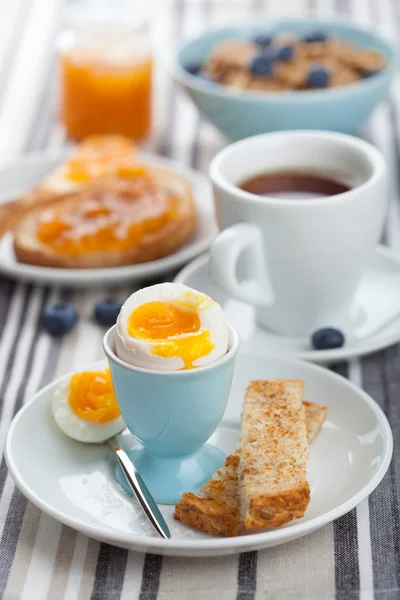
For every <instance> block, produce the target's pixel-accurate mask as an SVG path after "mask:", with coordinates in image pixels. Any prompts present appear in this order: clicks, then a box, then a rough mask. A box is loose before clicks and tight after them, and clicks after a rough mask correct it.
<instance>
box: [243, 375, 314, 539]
mask: <svg viewBox="0 0 400 600" xmlns="http://www.w3.org/2000/svg"><path fill="white" fill-rule="evenodd" d="M303 391H304V382H302V381H297V380H277V381H252V382H251V383H250V385H249V387H248V388H247V392H246V397H245V401H244V407H243V413H242V432H241V438H240V463H239V500H240V511H241V516H242V519H243V523H244V526H245V527H246V528H247V529H254V528H263V527H279V526H280V525H283V524H284V523H287V522H288V521H291V520H293V519H298V518H300V517H302V516H303V515H304V513H305V510H306V508H307V506H308V503H309V501H310V488H309V485H308V482H307V471H306V466H307V459H308V455H309V446H308V441H307V428H306V416H305V408H304V406H303V402H302V397H303Z"/></svg>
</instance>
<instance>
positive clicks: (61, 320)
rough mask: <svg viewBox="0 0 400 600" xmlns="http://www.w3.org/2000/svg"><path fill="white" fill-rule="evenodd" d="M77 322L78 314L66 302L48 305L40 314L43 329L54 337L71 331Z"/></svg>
mask: <svg viewBox="0 0 400 600" xmlns="http://www.w3.org/2000/svg"><path fill="white" fill-rule="evenodd" d="M77 320H78V313H77V312H76V310H75V309H74V307H73V306H71V305H70V304H68V302H57V303H56V304H49V305H48V306H45V308H44V309H43V312H42V323H43V327H44V328H45V329H46V331H48V332H49V333H50V334H51V335H54V336H61V335H64V334H66V333H68V332H69V331H71V329H73V328H74V327H75V325H76V322H77Z"/></svg>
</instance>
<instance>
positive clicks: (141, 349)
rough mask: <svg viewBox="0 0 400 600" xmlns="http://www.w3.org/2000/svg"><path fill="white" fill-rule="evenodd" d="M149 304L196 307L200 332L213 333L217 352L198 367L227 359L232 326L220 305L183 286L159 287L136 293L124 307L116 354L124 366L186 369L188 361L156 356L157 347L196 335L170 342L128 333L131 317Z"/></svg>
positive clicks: (173, 284)
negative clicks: (155, 348) (174, 304)
mask: <svg viewBox="0 0 400 600" xmlns="http://www.w3.org/2000/svg"><path fill="white" fill-rule="evenodd" d="M147 302H168V303H172V304H173V303H174V302H184V303H185V304H187V305H188V306H192V307H193V308H194V309H195V310H196V312H197V314H198V316H199V319H200V330H201V331H208V332H209V333H210V341H211V343H212V344H214V348H213V349H212V350H211V352H209V353H208V354H206V355H205V356H201V357H200V358H198V359H196V360H195V361H193V366H194V367H203V366H205V365H208V364H211V363H213V362H215V361H216V360H218V359H219V358H221V357H222V356H224V355H225V354H226V352H227V350H228V325H227V323H226V320H225V316H224V313H223V311H222V308H221V307H220V305H219V304H217V303H216V302H214V301H213V300H211V298H210V297H209V296H207V295H206V294H203V293H202V292H198V291H197V290H193V289H192V288H189V287H187V286H186V285H183V284H182V283H159V284H157V285H152V286H150V287H147V288H143V289H141V290H138V291H137V292H135V293H133V294H132V295H131V296H130V297H129V298H128V299H127V300H126V302H125V303H124V305H123V306H122V308H121V311H120V313H119V316H118V319H117V335H116V340H115V346H116V348H115V350H116V353H117V356H118V357H119V358H120V359H121V360H123V361H124V362H126V363H128V364H130V365H132V366H135V367H141V368H143V369H151V370H161V371H177V370H179V369H182V367H183V366H184V361H183V360H182V358H179V357H171V358H163V357H161V356H157V355H155V354H153V353H152V350H153V348H154V346H157V345H159V344H160V343H161V342H162V343H163V344H168V340H171V343H173V341H174V340H176V339H177V338H183V337H191V336H193V335H194V334H193V333H186V334H179V335H177V336H172V337H170V338H167V339H166V340H142V339H137V338H133V337H132V336H131V335H129V333H128V320H129V317H130V315H131V313H132V312H133V311H134V310H135V308H137V307H138V306H141V305H142V304H146V303H147Z"/></svg>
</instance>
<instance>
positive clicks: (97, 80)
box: [60, 51, 152, 140]
mask: <svg viewBox="0 0 400 600" xmlns="http://www.w3.org/2000/svg"><path fill="white" fill-rule="evenodd" d="M60 77H61V98H60V100H61V119H62V121H63V123H64V125H65V127H66V130H67V134H68V136H69V137H71V138H73V139H76V140H80V139H82V138H84V137H86V136H88V135H91V134H105V133H111V134H121V135H126V136H128V137H131V138H134V139H135V140H141V139H143V138H145V137H146V136H147V135H148V134H149V133H150V128H151V96H152V94H151V88H152V85H151V81H152V61H151V58H150V57H149V56H144V57H139V58H138V59H137V60H136V59H135V58H134V57H133V58H132V60H126V58H125V59H124V60H123V61H121V62H118V61H116V60H111V61H109V60H108V59H107V55H106V54H103V53H100V54H99V55H97V56H96V54H95V53H93V52H86V51H82V52H81V53H79V52H78V51H75V52H73V53H70V54H68V53H66V54H62V55H61V56H60Z"/></svg>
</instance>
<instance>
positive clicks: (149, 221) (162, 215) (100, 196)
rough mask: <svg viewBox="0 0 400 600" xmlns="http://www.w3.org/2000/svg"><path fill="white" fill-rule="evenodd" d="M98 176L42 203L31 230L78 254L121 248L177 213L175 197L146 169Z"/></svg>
mask: <svg viewBox="0 0 400 600" xmlns="http://www.w3.org/2000/svg"><path fill="white" fill-rule="evenodd" d="M126 175H127V172H126V170H125V177H124V178H107V179H106V180H98V181H97V182H96V183H95V184H92V186H91V188H90V189H88V190H86V191H85V190H82V192H80V193H76V194H74V195H73V196H71V197H70V199H67V200H66V201H65V202H62V203H60V205H57V204H54V205H52V206H51V207H49V208H47V209H44V210H43V211H42V214H41V215H40V220H39V221H38V226H37V231H36V235H37V237H38V239H39V240H40V241H41V242H42V243H43V244H46V245H47V246H50V247H52V248H54V249H55V250H57V251H58V252H62V253H65V254H68V255H70V256H79V255H81V254H87V253H90V252H98V251H105V252H109V251H124V250H128V249H129V248H134V247H135V246H137V245H138V244H139V243H140V242H141V240H142V238H143V237H144V236H145V235H146V234H150V233H153V232H155V231H157V230H159V229H161V228H162V227H164V226H165V225H167V224H168V223H169V222H170V221H171V220H173V219H174V218H175V216H176V204H177V199H176V198H175V197H174V196H172V195H171V194H169V193H168V192H167V191H166V190H161V189H158V188H157V187H156V186H155V184H154V183H153V182H152V180H151V179H149V178H148V177H147V176H146V174H143V175H137V173H136V175H135V176H134V177H132V178H129V177H127V176H126Z"/></svg>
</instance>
